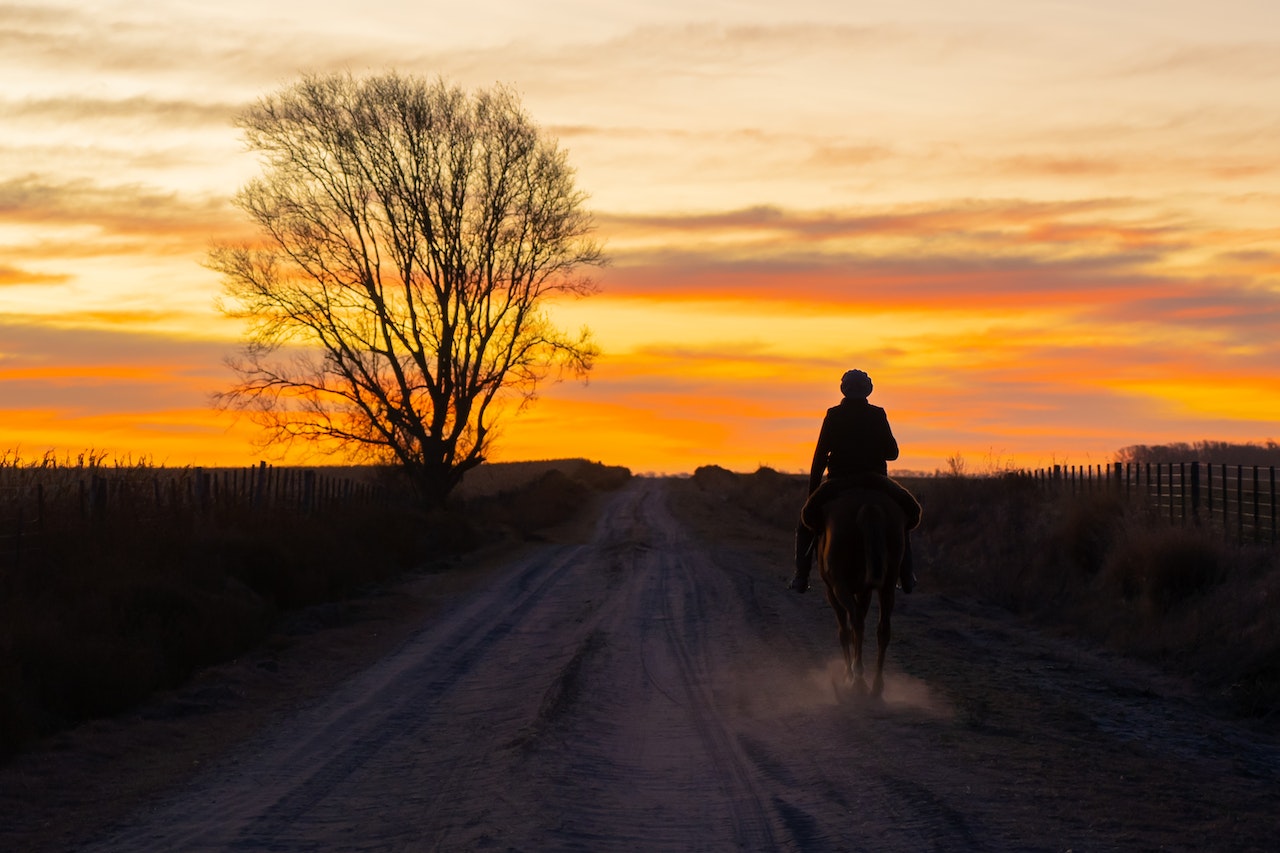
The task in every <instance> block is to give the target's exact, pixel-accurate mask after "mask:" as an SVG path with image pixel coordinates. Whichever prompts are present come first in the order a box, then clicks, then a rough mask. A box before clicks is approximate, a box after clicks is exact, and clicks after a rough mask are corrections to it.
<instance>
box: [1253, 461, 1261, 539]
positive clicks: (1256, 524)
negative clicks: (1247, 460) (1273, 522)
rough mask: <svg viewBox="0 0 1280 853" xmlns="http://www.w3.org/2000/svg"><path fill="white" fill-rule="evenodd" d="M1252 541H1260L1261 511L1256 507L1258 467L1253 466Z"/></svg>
mask: <svg viewBox="0 0 1280 853" xmlns="http://www.w3.org/2000/svg"><path fill="white" fill-rule="evenodd" d="M1253 541H1254V544H1257V543H1259V542H1261V541H1262V510H1261V509H1259V507H1258V466H1257V465H1254V466H1253Z"/></svg>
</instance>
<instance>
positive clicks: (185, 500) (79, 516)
mask: <svg viewBox="0 0 1280 853" xmlns="http://www.w3.org/2000/svg"><path fill="white" fill-rule="evenodd" d="M338 470H340V471H341V470H344V469H338ZM392 491H393V490H392V489H391V488H390V487H389V486H387V485H386V484H384V483H382V482H379V481H378V480H377V479H376V478H374V477H371V476H369V474H368V472H365V474H364V475H363V476H360V477H348V476H342V475H340V474H334V473H327V472H325V471H324V470H323V469H315V468H275V467H272V466H269V465H267V464H266V463H265V462H263V463H261V464H260V465H257V466H254V467H250V468H219V469H204V468H148V467H137V468H124V467H122V468H107V467H62V468H54V467H49V468H42V467H30V468H19V467H4V466H0V565H3V564H4V563H10V564H16V563H20V562H22V561H23V560H25V559H29V558H31V557H33V556H35V555H37V554H38V552H39V551H40V547H41V541H42V540H43V539H44V537H45V536H48V535H53V534H55V533H58V532H62V531H66V530H68V529H71V528H73V527H74V526H75V525H76V524H77V523H83V522H89V521H97V520H105V519H107V518H108V517H109V516H111V517H116V516H117V515H118V514H124V513H128V514H131V515H133V516H137V517H147V516H161V515H169V514H176V513H190V512H194V513H213V512H223V511H237V510H247V511H252V512H261V511H268V510H273V509H275V510H286V511H295V512H304V513H311V512H315V511H317V510H319V509H322V508H324V507H329V506H335V505H348V506H353V505H359V504H363V503H370V502H373V501H378V500H384V499H387V498H389V497H391V496H392Z"/></svg>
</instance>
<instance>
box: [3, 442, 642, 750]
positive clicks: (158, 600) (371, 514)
mask: <svg viewBox="0 0 1280 853" xmlns="http://www.w3.org/2000/svg"><path fill="white" fill-rule="evenodd" d="M5 461H6V462H9V464H8V465H0V473H2V474H3V475H4V476H3V477H0V487H3V488H5V489H7V492H6V493H3V494H0V523H7V525H8V526H7V527H6V526H0V533H6V532H7V531H9V530H12V529H14V525H15V524H16V522H17V520H18V518H19V517H20V516H21V517H22V518H23V519H24V522H23V524H24V527H25V531H24V539H23V543H22V544H23V549H22V550H21V551H19V550H17V548H16V547H15V541H16V540H14V539H13V538H9V539H0V760H3V758H5V757H6V756H8V755H10V754H12V753H13V752H14V751H16V750H17V749H18V748H20V747H21V745H22V744H24V743H26V742H28V741H30V740H32V739H34V738H38V737H40V736H43V735H46V734H49V733H51V732H54V731H57V730H59V729H61V728H64V727H66V726H69V725H72V724H75V723H77V722H79V721H81V720H85V719H89V718H92V717H96V716H101V715H107V714H112V713H115V712H118V711H120V710H122V709H124V708H127V707H129V706H131V705H133V704H135V703H136V702H138V701H139V700H140V699H142V698H143V697H145V696H146V695H148V694H149V693H150V692H152V691H154V690H156V689H158V688H163V687H168V686H173V685H176V684H178V683H180V682H182V681H183V680H184V679H186V678H188V677H189V676H190V675H191V674H192V673H193V672H194V671H195V670H197V669H199V668H200V667H203V666H206V665H209V664H212V663H215V662H218V661H222V660H227V659H230V658H233V657H235V656H237V655H239V654H242V653H243V652H245V651H246V650H247V649H249V648H251V647H252V646H254V645H255V644H256V643H258V642H260V641H261V639H262V638H263V637H264V636H266V634H267V632H268V631H269V630H270V629H271V627H272V626H273V625H274V624H275V623H276V620H278V619H279V617H280V616H281V615H282V614H283V613H285V612H287V611H289V610H292V609H296V608H299V607H303V606H306V605H310V604H315V603H319V602H326V601H335V600H340V599H342V598H345V597H350V596H353V595H357V594H359V593H360V592H361V591H362V590H365V589H368V588H369V587H370V586H371V585H374V584H377V583H380V582H383V581H385V580H387V579H389V578H391V577H393V576H395V575H397V574H400V573H403V572H404V571H406V570H409V569H424V568H425V569H432V570H443V569H445V568H450V567H452V566H453V565H455V560H454V559H453V558H455V557H456V556H457V555H459V554H461V553H463V552H465V551H467V550H469V549H471V548H474V547H475V546H477V545H478V544H481V543H485V544H488V543H491V542H492V541H493V540H494V538H495V536H511V537H517V538H526V537H528V536H530V535H532V534H533V533H534V532H535V531H536V530H537V529H539V528H540V527H542V526H551V525H555V524H559V523H561V522H563V521H565V520H567V519H569V518H571V517H572V516H573V515H574V514H575V513H576V512H578V511H580V510H581V509H582V508H583V506H584V505H585V504H586V503H587V502H588V501H589V500H590V498H591V496H592V495H593V494H594V493H595V492H596V491H598V490H603V489H608V488H615V487H617V486H618V485H621V483H623V482H625V480H626V479H627V478H628V477H629V476H630V474H629V472H627V471H626V470H625V469H614V468H606V467H605V466H601V465H598V464H594V463H589V462H586V461H584V460H564V461H561V462H558V463H557V462H548V463H540V467H539V470H538V471H531V470H527V469H522V470H516V469H507V470H504V469H505V468H506V466H502V465H495V466H485V467H482V468H480V469H477V472H476V473H481V472H483V474H484V477H483V478H481V479H482V482H481V483H479V484H477V483H474V482H469V483H468V485H469V487H470V488H469V489H468V491H467V493H466V494H465V495H460V496H459V498H458V499H457V500H456V501H454V502H453V503H452V504H451V505H450V506H449V508H448V509H446V510H444V511H442V512H439V513H436V514H434V515H432V516H426V515H424V514H423V512H422V511H421V509H419V507H418V506H417V504H416V503H415V502H414V501H412V500H411V499H410V498H409V497H408V496H407V495H405V496H404V497H403V499H397V498H396V497H395V495H394V493H392V492H384V493H383V494H382V497H381V498H380V499H379V500H376V501H374V500H358V501H356V500H346V501H344V500H341V499H336V498H335V499H332V500H329V501H326V502H324V503H320V504H318V505H316V506H313V507H310V508H305V509H304V508H302V507H300V506H298V505H297V504H294V503H289V502H281V503H279V504H275V505H267V506H258V507H256V508H255V507H254V506H253V505H252V504H250V503H248V502H244V501H238V502H237V501H230V500H224V501H220V500H211V501H209V502H206V503H204V504H203V505H202V504H201V503H200V502H198V501H190V500H184V499H178V497H179V496H180V495H183V494H188V492H187V491H186V490H184V489H179V488H178V487H177V486H176V485H175V486H174V487H173V488H170V486H169V484H178V483H182V482H184V481H185V479H186V478H189V477H190V475H191V472H190V471H188V470H186V469H176V470H165V469H155V468H151V467H150V466H147V465H132V466H130V465H118V466H111V467H108V466H102V465H100V464H96V463H95V464H94V465H93V466H92V467H89V466H76V465H72V466H70V467H68V466H49V465H45V466H40V465H31V466H23V465H20V464H19V465H14V464H12V460H11V459H9V458H8V457H6V460H5ZM98 462H100V460H98ZM486 469H487V470H486ZM349 473H352V474H353V475H359V476H365V477H366V478H374V479H376V474H373V473H370V472H349ZM91 474H98V475H100V476H99V478H98V481H97V482H99V483H102V482H104V481H109V483H110V485H109V488H108V487H107V486H103V487H102V491H103V493H104V494H105V495H106V497H105V498H103V499H101V500H98V499H97V498H95V497H94V495H93V493H92V492H93V490H92V488H89V489H86V488H85V486H84V484H85V483H86V482H92V481H91V480H90V479H89V478H88V475H91ZM469 479H470V478H469ZM157 483H163V484H165V485H163V486H159V485H157ZM139 484H141V485H139ZM36 485H39V486H40V487H41V488H40V499H41V501H42V508H41V509H40V511H39V513H38V518H39V524H38V525H35V524H33V523H32V519H33V518H35V517H36V516H37V513H36V512H35V511H34V510H33V509H32V504H31V503H30V500H31V495H32V494H33V492H32V489H33V488H34V487H35V486H36ZM135 487H136V488H135ZM19 498H22V500H24V501H26V503H20V502H19ZM6 501H7V502H6ZM522 507H523V508H525V509H524V510H523V511H518V510H520V508H522Z"/></svg>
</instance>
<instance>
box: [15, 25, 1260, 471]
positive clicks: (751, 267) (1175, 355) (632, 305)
mask: <svg viewBox="0 0 1280 853" xmlns="http://www.w3.org/2000/svg"><path fill="white" fill-rule="evenodd" d="M387 70H396V71H399V72H400V73H404V74H417V75H423V76H427V77H435V76H443V77H445V78H447V79H449V80H451V81H453V82H455V83H458V84H460V85H462V86H465V87H467V88H469V89H475V88H478V87H489V86H492V85H494V84H497V83H502V84H506V85H509V86H511V87H513V88H514V89H515V90H516V91H517V92H518V93H519V94H520V96H521V98H522V101H523V103H524V106H525V107H526V109H527V110H528V111H529V113H530V114H531V115H532V117H533V118H534V120H535V121H537V122H538V124H539V125H540V126H541V127H542V128H543V129H544V131H545V132H546V133H548V134H549V135H551V136H554V137H555V138H556V139H558V140H559V143H560V145H561V146H562V147H563V148H565V149H566V150H567V151H568V154H569V159H570V162H571V164H572V165H573V166H574V167H575V169H576V171H577V178H578V185H579V187H580V188H581V189H582V190H583V191H585V192H586V193H587V194H588V195H589V196H590V199H589V202H588V206H589V208H590V209H591V210H592V211H593V213H594V215H595V217H596V221H597V223H598V230H597V237H598V238H599V239H600V240H602V241H603V242H604V244H605V247H606V251H607V252H608V254H609V256H610V258H611V264H610V266H608V267H607V268H605V269H604V270H603V271H601V273H600V274H599V276H598V279H599V284H600V287H601V290H600V293H599V294H597V295H594V296H592V297H590V298H587V299H582V300H577V301H572V302H565V303H562V304H556V305H554V306H552V309H551V313H552V316H553V317H554V318H555V319H556V321H557V322H558V323H559V324H560V325H562V326H564V327H566V328H568V329H575V330H576V329H577V328H578V327H579V326H582V325H586V326H588V327H590V328H591V330H592V331H593V332H594V335H595V339H596V342H597V344H598V345H599V346H600V347H601V349H602V357H601V359H600V360H599V362H598V364H597V366H596V368H595V370H594V371H593V372H592V374H591V377H590V380H589V381H588V382H587V383H585V384H584V383H581V382H577V381H573V380H567V381H565V382H562V383H560V384H556V385H551V386H547V387H545V388H544V389H543V391H542V393H541V396H540V399H539V400H538V402H537V403H536V404H535V405H534V406H532V407H530V408H528V409H527V410H525V411H524V412H522V413H520V414H519V415H518V416H516V417H514V418H510V419H508V420H506V421H504V422H503V424H502V426H501V433H500V435H499V437H498V442H497V444H496V445H495V446H494V448H493V453H492V454H491V458H492V459H495V460H499V461H501V460H509V461H514V460H522V459H544V458H558V457H587V458H590V459H597V460H600V461H603V462H606V463H608V464H618V465H626V466H628V467H630V468H631V469H632V470H633V471H636V472H638V473H650V472H652V473H666V474H672V473H682V472H689V471H692V470H693V469H694V468H696V467H697V466H700V465H708V464H715V465H721V466H723V467H726V468H730V469H733V470H744V471H749V470H754V469H755V468H756V467H758V466H761V465H767V466H770V467H774V468H777V469H779V470H784V471H801V470H807V469H808V465H809V462H810V458H811V455H812V452H813V443H814V440H815V439H816V437H817V432H818V427H819V425H820V423H821V419H822V415H823V413H824V411H825V409H826V408H827V407H828V406H831V405H834V404H836V403H837V402H838V401H839V396H840V395H839V390H838V388H839V380H840V376H841V374H842V373H843V372H844V371H845V370H847V369H849V368H853V367H856V368H860V369H864V370H866V371H867V372H868V373H869V374H870V375H871V376H872V379H873V381H874V383H875V391H874V392H873V394H872V396H871V401H872V402H873V403H876V404H877V405H880V406H883V407H884V408H885V409H886V411H887V412H888V414H889V418H890V422H891V423H892V425H893V429H894V433H895V435H896V436H897V438H898V441H899V444H900V446H901V448H902V456H901V458H900V459H899V461H898V462H896V463H895V464H894V465H893V466H891V473H895V472H897V473H905V472H915V471H924V472H930V471H935V470H950V469H951V468H952V467H954V466H955V465H956V464H963V465H964V466H965V468H966V469H967V470H971V471H972V470H990V469H1004V468H1008V467H1015V466H1021V467H1038V466H1042V465H1052V464H1095V463H1102V462H1107V461H1110V460H1111V459H1112V458H1113V457H1114V454H1115V452H1116V451H1117V450H1119V449H1120V448H1123V447H1127V446H1130V445H1134V444H1159V443H1167V442H1174V441H1188V442H1192V441H1199V440H1213V441H1234V442H1248V441H1265V440H1269V439H1280V429H1277V426H1276V424H1277V422H1278V421H1280V375H1278V374H1280V6H1277V5H1276V4H1275V3H1274V2H1272V0H1256V2H1254V1H1253V0H1212V2H1210V0H1204V1H1203V2H1201V1H1200V0H1195V2H1189V1H1188V0H1106V2H1099V1H1098V0H1070V2H1065V0H1064V2H1044V0H979V2H955V0H895V2H894V3H870V2H858V0H854V2H850V0H831V2H827V1H826V0H790V2H787V3H777V2H775V0H768V2H764V0H761V2H755V0H736V2H735V1H734V0H682V2H673V0H650V2H646V3H634V2H626V3H622V2H613V0H557V2H545V1H544V0H533V2H530V0H470V2H467V3H458V2H456V0H455V2H448V3H442V2H436V0H426V2H422V0H416V1H415V2H412V3H410V2H383V0H368V2H365V3H360V4H351V3H340V4H339V3H326V2H312V1H311V0H308V2H305V3H303V2H293V0H273V2H271V3H265V4H264V3H262V2H247V0H221V2H219V3H217V4H208V3H195V2H177V0H169V2H146V0H141V2H140V0H131V2H127V3H125V2H95V0H75V2H66V3H62V2H39V0H36V1H35V2H27V3H17V4H14V3H7V2H4V1H3V0H0V454H3V455H4V456H5V457H6V458H10V459H11V458H14V457H19V458H22V459H25V460H28V461H30V460H32V459H38V458H40V457H41V456H43V455H44V454H46V453H50V452H52V453H53V454H54V455H55V456H56V457H59V458H71V459H74V458H75V457H76V456H77V455H78V454H80V453H84V452H86V451H94V452H97V453H107V454H110V455H112V456H113V457H115V458H116V459H125V460H135V461H140V460H146V461H150V462H152V463H153V464H165V465H249V464H254V463H256V461H257V460H259V459H261V458H268V459H272V460H273V461H282V462H287V461H290V460H293V461H302V458H301V457H298V456H288V457H284V458H276V457H274V456H270V455H268V456H267V457H263V456H262V455H261V453H260V451H259V450H258V449H257V448H256V446H255V444H254V438H255V437H257V433H256V431H255V428H254V427H253V426H252V425H251V424H249V423H248V422H247V421H245V420H243V419H236V418H234V417H233V416H232V415H230V414H228V413H225V412H219V411H217V410H216V409H215V408H214V407H213V405H212V403H211V395H212V394H213V393H214V392H217V391H219V390H224V389H226V388H227V387H229V386H230V384H231V383H232V382H233V379H234V377H233V374H231V372H230V371H229V370H228V369H227V368H226V367H225V366H224V364H223V359H224V358H225V357H226V356H228V355H230V354H232V353H234V351H235V348H236V345H237V342H238V341H239V340H240V339H241V336H242V333H243V329H242V328H241V327H239V326H238V325H237V324H236V323H235V322H233V321H231V320H229V319H227V318H225V317H224V316H223V315H222V314H221V313H220V312H219V310H218V307H217V298H218V296H219V294H220V292H221V284H220V281H219V278H218V276H217V274H216V273H214V272H212V271H211V270H209V269H208V268H207V267H205V266H204V261H205V257H206V254H207V252H208V250H209V248H210V247H211V246H212V245H213V244H214V243H216V242H222V241H233V240H238V239H248V238H249V237H250V236H251V235H252V231H251V229H250V226H249V224H248V222H247V221H246V219H245V217H244V215H243V214H242V213H241V212H240V211H238V210H237V209H236V208H234V207H233V206H232V205H231V203H230V199H231V197H232V196H233V195H234V193H235V192H236V190H237V189H239V187H240V186H242V185H243V184H244V183H246V182H247V181H249V180H250V179H252V178H253V177H255V176H256V175H257V174H258V173H259V168H260V167H259V164H258V162H257V160H256V159H255V157H254V156H253V155H251V154H249V153H247V152H246V151H245V148H244V145H243V142H242V140H241V139H240V137H239V135H238V131H237V130H236V129H235V127H234V124H233V122H234V118H235V116H236V114H237V113H238V112H239V111H241V110H243V109H244V108H245V107H246V106H248V105H249V104H251V103H252V102H253V101H255V100H256V99H258V98H260V97H262V96H264V95H267V94H269V93H271V92H274V91H276V90H278V89H280V88H281V87H284V86H287V85H288V84H290V83H291V82H293V81H295V80H296V79H298V77H299V76H301V75H302V74H304V73H316V72H319V73H326V72H351V73H353V74H357V75H359V74H366V73H381V72H384V71H387ZM312 461H314V460H312Z"/></svg>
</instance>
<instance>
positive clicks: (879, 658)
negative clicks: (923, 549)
mask: <svg viewBox="0 0 1280 853" xmlns="http://www.w3.org/2000/svg"><path fill="white" fill-rule="evenodd" d="M893 598H894V591H893V587H892V586H887V588H882V589H881V590H880V620H879V621H878V622H877V623H876V677H875V680H874V681H873V682H872V685H871V693H872V695H875V696H879V695H880V694H881V693H883V692H884V653H885V652H886V651H888V649H889V638H890V636H891V635H892V633H893V632H892V630H891V628H890V627H889V621H890V618H891V617H892V616H893Z"/></svg>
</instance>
